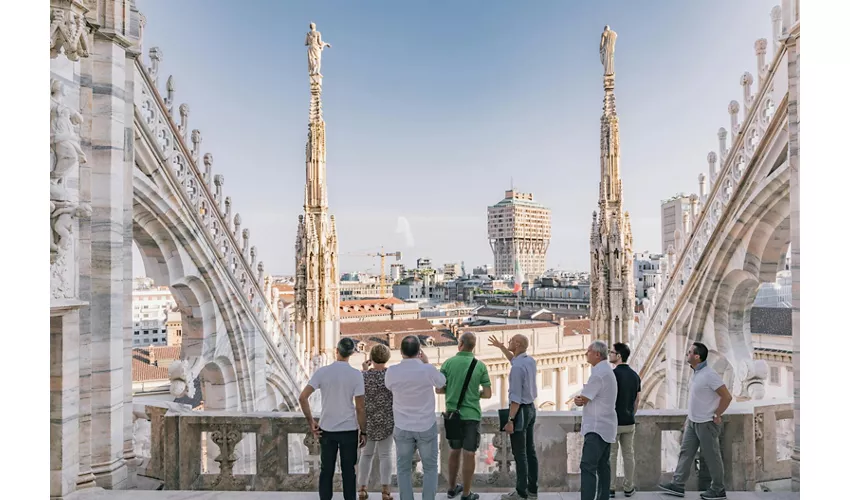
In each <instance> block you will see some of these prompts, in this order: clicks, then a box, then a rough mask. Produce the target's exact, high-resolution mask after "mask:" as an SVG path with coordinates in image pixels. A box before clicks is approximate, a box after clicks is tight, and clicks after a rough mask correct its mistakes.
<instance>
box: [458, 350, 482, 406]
mask: <svg viewBox="0 0 850 500" xmlns="http://www.w3.org/2000/svg"><path fill="white" fill-rule="evenodd" d="M476 363H478V360H477V359H475V358H472V363H470V364H469V371H467V372H466V379H465V380H464V381H463V388H462V389H461V390H460V397H458V399H457V411H460V405H462V404H463V398H464V397H466V390H467V389H469V381H470V380H471V379H472V372H474V371H475V364H476Z"/></svg>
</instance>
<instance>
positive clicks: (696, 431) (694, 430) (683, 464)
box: [673, 420, 724, 491]
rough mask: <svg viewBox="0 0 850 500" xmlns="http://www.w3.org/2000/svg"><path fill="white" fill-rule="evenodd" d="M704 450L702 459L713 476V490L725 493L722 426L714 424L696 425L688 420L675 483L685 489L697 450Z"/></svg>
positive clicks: (675, 474) (674, 479)
mask: <svg viewBox="0 0 850 500" xmlns="http://www.w3.org/2000/svg"><path fill="white" fill-rule="evenodd" d="M699 449H702V459H703V461H704V463H705V465H706V467H708V472H709V473H710V474H711V489H712V490H713V491H723V490H724V486H723V460H722V459H721V457H720V426H719V425H717V424H715V423H714V422H703V423H699V424H696V423H694V422H691V421H690V420H688V421H687V422H686V423H685V433H684V435H683V436H682V448H681V450H680V451H679V464H678V465H677V466H676V472H674V473H673V483H674V484H677V485H679V486H682V487H684V486H685V481H687V480H688V476H690V474H691V467H692V466H693V464H694V458H696V455H697V450H699Z"/></svg>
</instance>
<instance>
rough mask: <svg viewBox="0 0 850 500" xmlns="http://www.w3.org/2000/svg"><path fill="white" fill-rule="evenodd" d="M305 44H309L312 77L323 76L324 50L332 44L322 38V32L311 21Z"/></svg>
mask: <svg viewBox="0 0 850 500" xmlns="http://www.w3.org/2000/svg"><path fill="white" fill-rule="evenodd" d="M304 45H306V46H307V66H308V68H309V71H310V78H311V79H314V78H317V77H318V78H321V77H322V73H321V69H322V51H323V50H324V49H325V47H330V46H331V44H329V43H326V42H325V41H323V40H322V34H321V33H320V32H318V31H316V23H310V31H308V32H307V38H306V39H305V40H304Z"/></svg>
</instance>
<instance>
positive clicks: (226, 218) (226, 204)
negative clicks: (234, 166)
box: [221, 176, 232, 228]
mask: <svg viewBox="0 0 850 500" xmlns="http://www.w3.org/2000/svg"><path fill="white" fill-rule="evenodd" d="M221 180H222V183H224V177H223V176H222V178H221ZM231 205H232V202H231V201H230V196H226V197H225V198H224V223H225V224H226V225H227V227H228V228H229V227H230V210H231Z"/></svg>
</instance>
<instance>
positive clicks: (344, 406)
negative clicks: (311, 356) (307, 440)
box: [298, 338, 366, 500]
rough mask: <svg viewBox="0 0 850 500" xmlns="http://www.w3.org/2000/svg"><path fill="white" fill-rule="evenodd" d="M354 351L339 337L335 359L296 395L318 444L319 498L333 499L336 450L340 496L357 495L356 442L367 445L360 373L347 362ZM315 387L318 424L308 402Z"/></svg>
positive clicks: (349, 342)
mask: <svg viewBox="0 0 850 500" xmlns="http://www.w3.org/2000/svg"><path fill="white" fill-rule="evenodd" d="M355 350H356V348H355V345H354V341H353V340H351V339H350V338H343V339H340V341H339V343H338V344H337V346H336V362H334V363H331V364H329V365H327V366H323V367H321V368H319V369H318V370H316V372H315V373H313V376H312V377H311V378H310V382H308V383H307V387H305V388H304V390H303V391H301V396H300V397H299V398H298V402H299V403H301V411H302V412H304V417H306V418H307V422H308V423H309V424H310V429H311V430H312V432H313V435H314V436H316V437H318V438H319V444H320V445H321V450H322V452H321V453H322V454H321V459H322V466H321V471H320V472H319V499H320V500H331V499H332V498H333V494H334V491H333V487H334V484H333V483H334V469H335V468H336V455H337V452H339V469H340V471H341V472H342V496H343V498H344V499H345V500H354V499H355V497H356V496H357V477H356V473H355V470H354V466H355V465H357V447H358V445H359V446H363V445H365V444H366V410H365V406H364V405H365V402H364V396H363V395H364V392H365V391H364V388H363V375H362V374H361V373H360V372H359V371H358V370H357V369H356V368H354V367H353V366H351V365H350V364H349V363H348V358H350V357H351V355H352V354H354V351H355ZM317 390H318V391H319V392H320V393H321V395H322V414H321V416H320V418H319V422H318V423H317V422H316V420H315V419H314V418H313V413H312V412H311V411H310V402H309V401H308V399H309V398H310V395H311V394H313V392H314V391H317ZM358 429H360V435H359V437H358Z"/></svg>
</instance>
